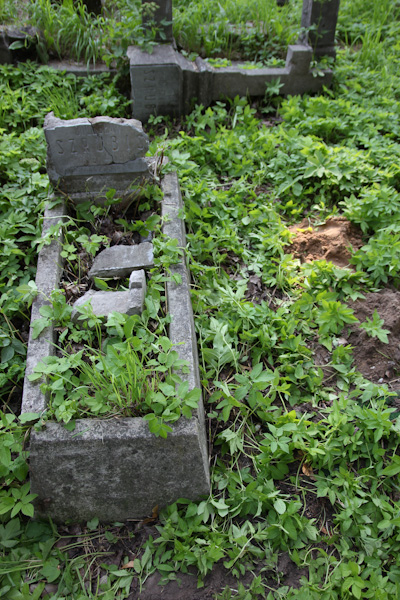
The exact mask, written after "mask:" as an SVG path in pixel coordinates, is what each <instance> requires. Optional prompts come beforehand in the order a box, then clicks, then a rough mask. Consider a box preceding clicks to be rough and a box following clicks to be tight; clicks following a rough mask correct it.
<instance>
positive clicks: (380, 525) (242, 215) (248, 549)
mask: <svg viewBox="0 0 400 600" xmlns="http://www.w3.org/2000/svg"><path fill="white" fill-rule="evenodd" d="M386 8H387V10H386V11H377V10H376V9H375V3H373V2H372V1H371V2H362V3H361V2H351V3H350V2H342V6H341V16H340V23H339V34H340V43H341V46H342V47H341V50H340V51H339V55H338V61H337V66H336V72H335V81H334V85H333V88H332V90H324V91H323V92H322V93H321V94H319V95H316V96H313V97H310V96H304V97H293V98H288V99H285V100H283V99H273V100H272V101H270V102H269V103H268V104H261V105H251V104H250V103H248V102H247V101H246V100H245V99H235V100H234V101H232V102H230V103H223V102H220V103H217V104H216V105H214V106H213V107H210V108H207V109H203V108H202V107H197V108H196V109H195V110H194V112H193V113H192V114H191V115H189V116H188V117H187V118H186V119H185V120H183V121H182V122H180V123H177V122H170V121H168V120H167V121H163V120H162V119H161V118H159V117H157V118H155V119H153V120H152V122H151V123H150V124H149V126H148V130H149V129H150V130H151V129H153V133H154V135H155V136H158V137H155V138H154V141H153V144H152V148H151V151H154V150H155V148H156V147H157V148H158V149H160V147H163V148H164V152H165V153H166V154H168V155H169V157H170V162H171V168H174V169H177V170H178V174H179V178H180V183H181V187H182V191H183V194H184V199H185V211H186V227H187V232H188V250H187V251H188V255H189V258H190V267H191V272H192V278H193V295H192V298H193V305H194V310H195V314H196V318H195V321H196V327H197V334H198V342H199V351H200V362H201V378H202V384H203V395H204V399H205V402H206V413H207V425H208V429H209V440H210V442H209V446H210V466H211V473H212V482H213V488H212V494H211V495H210V497H209V498H204V499H202V500H201V501H199V502H196V503H195V502H189V501H188V500H186V499H181V500H180V501H177V502H176V503H175V504H174V505H172V506H170V507H167V508H166V509H164V510H163V511H162V513H161V514H160V515H157V514H156V513H154V514H152V515H149V516H148V519H145V520H143V521H141V522H129V523H126V524H113V525H109V526H104V525H102V524H99V523H98V521H97V520H96V519H94V520H93V521H92V522H89V523H87V524H83V525H80V526H77V525H65V526H60V527H56V526H54V525H53V524H52V523H38V522H35V521H32V520H31V519H30V517H31V516H32V514H33V508H32V500H33V499H32V496H31V495H30V491H29V482H28V481H27V480H26V476H27V464H26V459H27V454H26V441H25V436H26V435H27V429H28V425H29V423H24V422H21V421H20V420H19V419H18V416H17V415H18V406H17V399H18V388H19V389H20V385H21V380H22V375H23V361H24V353H25V342H26V331H27V325H28V317H29V307H28V302H27V296H28V293H29V287H32V284H31V283H30V282H31V281H32V279H33V275H34V269H35V255H36V247H37V242H38V240H39V234H40V231H39V230H40V227H39V223H38V219H37V215H39V214H40V213H41V211H42V209H43V202H44V199H45V197H46V193H47V186H48V180H47V176H46V175H45V172H44V157H45V149H44V141H43V135H42V132H41V129H40V125H41V122H42V120H43V117H44V114H45V112H47V111H48V110H54V109H55V108H56V107H57V106H61V110H62V111H63V110H64V111H67V109H68V112H64V113H63V112H62V113H61V114H59V116H68V117H72V116H76V115H78V114H86V115H87V114H88V111H90V110H91V108H90V107H91V106H92V103H93V102H96V103H98V104H96V105H95V106H96V107H97V106H99V105H100V102H101V101H102V95H101V94H100V91H99V89H100V88H101V89H102V90H103V89H106V90H107V94H108V97H109V106H108V107H107V112H108V114H110V115H111V116H122V115H124V114H126V113H125V112H124V111H125V109H124V99H123V98H121V97H120V96H119V95H118V92H117V90H116V87H115V84H113V83H112V82H110V81H108V83H107V84H105V82H104V81H103V80H96V79H92V80H89V81H88V82H87V83H86V84H84V87H82V86H81V85H78V84H77V83H76V82H75V80H74V79H73V78H64V77H60V76H58V75H55V74H52V73H51V72H49V71H47V70H46V69H44V70H40V71H39V75H38V74H37V73H36V74H35V78H34V77H33V75H32V70H31V69H29V67H28V68H26V69H25V68H23V67H19V68H17V69H15V68H11V67H5V68H4V67H3V68H2V79H1V81H2V85H3V90H2V92H3V97H4V98H5V99H8V100H7V102H4V103H3V104H2V108H3V110H2V113H1V127H2V129H3V132H2V142H1V143H2V150H3V153H2V159H1V160H2V167H1V178H2V183H3V188H2V191H1V203H2V204H1V211H2V224H3V227H4V229H3V230H2V233H1V243H2V257H3V258H2V260H3V264H2V275H1V277H2V279H1V282H2V296H1V318H2V325H1V327H2V329H1V333H2V338H1V340H2V342H1V343H2V354H1V359H2V386H1V389H2V403H3V411H2V428H1V454H0V460H1V474H2V478H3V479H2V488H1V491H0V512H1V521H2V524H1V525H0V544H1V548H2V552H1V558H0V564H1V570H0V576H1V585H0V597H4V598H11V599H12V600H13V599H14V598H15V599H20V598H30V597H32V598H40V597H43V598H48V599H50V598H66V599H67V598H68V599H71V600H72V599H74V600H75V598H78V599H80V598H92V599H93V598H104V599H106V600H108V599H111V598H142V599H146V598H150V597H152V595H153V597H154V596H156V597H157V595H159V596H160V595H161V592H160V590H161V589H162V588H160V587H158V585H157V583H158V581H159V578H160V575H158V574H157V573H161V574H162V576H163V577H164V580H166V581H167V583H164V588H163V596H166V597H171V598H179V597H182V598H212V597H216V598H220V599H221V600H222V599H232V598H237V599H239V598H241V599H247V598H263V597H265V598H269V600H272V599H278V598H298V599H300V600H302V599H305V598H307V599H308V598H311V599H316V600H320V599H321V600H325V599H329V600H331V599H332V600H333V599H342V598H344V599H349V600H352V599H358V598H378V599H383V600H395V599H396V598H398V597H399V592H400V590H399V583H398V582H399V569H400V565H399V558H398V556H399V524H400V520H399V519H400V510H399V499H400V496H399V478H398V475H399V473H400V458H399V447H398V446H399V429H400V420H399V401H398V389H399V386H398V378H399V364H400V357H398V356H397V355H396V346H397V347H398V344H399V340H398V335H399V329H398V319H397V316H396V315H395V316H396V318H393V320H392V321H391V320H390V319H391V311H390V307H391V304H393V307H394V310H395V312H397V315H398V309H399V305H398V304H397V303H398V302H399V299H398V295H399V292H398V280H399V269H400V262H399V241H398V237H399V230H398V204H399V148H400V146H399V143H398V138H399V102H400V100H399V92H398V90H399V83H400V81H399V77H398V73H397V71H398V62H399V51H400V49H399V45H398V43H397V41H396V34H398V27H399V26H398V22H399V19H398V17H399V15H398V8H397V7H396V5H395V4H389V3H388V5H387V7H386ZM396 11H397V12H396ZM28 84H31V89H32V92H31V93H30V94H29V95H28V94H26V86H27V85H28ZM32 85H33V86H34V87H32ZM107 94H106V95H107ZM54 98H57V100H54V101H53V99H54ZM60 98H64V101H63V102H62V103H60ZM88 98H91V100H90V101H89V100H88ZM69 105H70V106H69ZM71 107H72V108H71ZM12 110H14V111H15V112H14V113H12ZM105 112H106V111H105ZM90 114H92V113H90ZM160 132H161V134H160ZM330 217H333V218H335V219H337V218H338V217H340V218H342V219H343V217H344V218H345V219H347V220H348V221H349V222H350V223H351V224H352V225H353V226H354V227H355V228H356V229H357V231H358V234H357V240H361V244H362V245H361V246H358V247H354V248H353V249H351V250H350V251H349V254H348V256H350V257H351V258H350V264H351V265H353V267H354V268H353V269H349V268H343V267H341V266H338V265H337V264H335V263H334V262H329V261H326V260H325V259H324V258H322V255H321V257H320V258H318V251H317V249H316V248H315V247H313V256H314V260H313V261H312V262H302V260H304V258H305V255H304V254H303V255H301V252H302V250H301V247H300V246H294V245H293V246H292V245H291V243H292V242H293V241H295V239H296V235H297V234H296V228H298V227H300V229H301V233H302V235H303V236H304V239H305V240H306V241H307V243H311V241H314V238H313V231H314V230H315V228H316V227H317V226H318V225H319V224H321V223H325V224H326V223H328V225H329V223H330V222H332V220H333V219H330V220H329V218H330ZM342 222H343V221H342ZM336 223H337V222H336ZM292 226H296V228H295V229H292ZM313 228H314V229H313ZM326 229H327V230H328V231H331V230H332V229H329V227H327V228H326ZM322 232H323V228H320V230H319V235H320V236H322ZM349 235H353V234H352V233H350V234H349ZM351 239H353V238H351ZM321 240H322V237H321V238H320V240H319V243H320V245H321V246H322V245H323V244H324V243H325V245H326V249H329V245H330V244H331V241H329V239H328V238H325V241H324V242H322V241H321ZM294 248H296V251H295V250H294ZM309 248H310V246H307V247H306V249H305V250H304V252H305V253H306V252H309ZM326 249H325V250H324V249H323V248H322V247H321V253H322V254H326V251H327V250H326ZM297 253H299V254H297ZM295 254H296V256H295ZM160 287H162V282H160ZM18 289H19V291H18ZM159 293H160V296H161V295H162V289H160V290H159ZM392 312H393V311H392ZM392 316H393V315H392ZM353 340H354V342H353ZM387 342H388V343H387ZM361 345H363V346H365V348H366V350H367V351H369V352H370V353H371V352H372V351H373V350H374V349H377V350H378V352H377V356H380V357H381V358H380V360H381V361H382V362H381V363H379V367H382V368H379V373H377V374H376V371H378V368H376V369H372V370H371V369H370V368H369V366H368V368H367V369H365V361H364V359H363V360H361V359H359V353H358V350H359V348H360V347H361ZM375 365H376V366H377V367H378V362H376V363H375V364H374V365H372V366H375ZM176 578H179V579H180V580H181V582H182V586H183V587H182V588H178V587H177V586H176V582H175V581H174V580H175V579H176ZM202 584H204V587H199V588H197V585H199V586H201V585H202ZM174 586H175V587H174ZM224 587H225V589H224ZM179 590H181V591H179Z"/></svg>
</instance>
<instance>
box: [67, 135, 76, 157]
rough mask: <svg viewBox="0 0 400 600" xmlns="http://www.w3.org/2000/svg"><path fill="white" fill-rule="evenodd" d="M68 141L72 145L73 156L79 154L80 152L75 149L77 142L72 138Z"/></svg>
mask: <svg viewBox="0 0 400 600" xmlns="http://www.w3.org/2000/svg"><path fill="white" fill-rule="evenodd" d="M68 141H69V142H70V143H71V154H78V150H77V149H76V148H75V140H74V139H73V138H72V139H70V140H68Z"/></svg>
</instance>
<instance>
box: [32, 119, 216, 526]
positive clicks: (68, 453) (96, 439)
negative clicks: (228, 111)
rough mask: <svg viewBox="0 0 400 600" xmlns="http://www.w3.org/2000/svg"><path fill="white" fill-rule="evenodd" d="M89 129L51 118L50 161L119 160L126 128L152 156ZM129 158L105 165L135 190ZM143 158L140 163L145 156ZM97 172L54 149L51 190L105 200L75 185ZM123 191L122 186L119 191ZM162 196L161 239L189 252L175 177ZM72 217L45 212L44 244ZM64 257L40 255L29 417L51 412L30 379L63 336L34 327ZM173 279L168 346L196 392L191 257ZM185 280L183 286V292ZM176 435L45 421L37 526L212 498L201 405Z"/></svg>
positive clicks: (125, 425) (51, 248)
mask: <svg viewBox="0 0 400 600" xmlns="http://www.w3.org/2000/svg"><path fill="white" fill-rule="evenodd" d="M90 121H91V120H88V119H75V120H73V121H70V122H68V121H64V122H60V121H59V120H57V119H55V118H54V116H52V115H50V116H48V118H47V122H46V123H45V133H46V137H47V140H48V142H49V140H50V144H51V145H52V146H53V152H56V150H55V148H58V149H60V148H61V149H63V150H64V151H65V150H66V148H69V150H71V149H72V148H78V147H82V139H83V137H82V136H84V137H85V142H84V144H83V147H88V148H89V151H92V152H93V153H94V154H95V153H96V152H99V151H98V148H100V142H101V147H102V148H106V149H107V150H108V151H109V152H110V153H111V154H112V156H113V158H115V157H116V156H117V155H116V154H115V153H114V154H113V153H112V150H113V148H116V147H117V145H118V144H119V138H118V135H119V134H117V138H118V139H117V138H115V137H113V135H114V133H115V132H114V129H113V127H114V126H118V127H119V128H120V130H122V131H125V130H124V127H125V125H126V123H125V121H127V122H132V123H134V126H135V127H136V129H137V132H136V134H135V135H136V139H139V142H140V143H139V146H140V148H141V150H140V152H139V154H143V152H144V151H145V150H146V137H147V136H145V134H143V132H142V131H141V124H140V123H139V124H138V122H135V121H133V120H126V119H123V120H121V119H109V118H108V117H97V118H96V119H95V120H92V121H94V123H92V122H90ZM115 121H117V123H115ZM121 121H124V123H122V122H121ZM71 123H72V125H71ZM96 129H97V131H96ZM88 130H89V131H90V132H91V133H90V134H89V135H93V136H94V137H93V138H91V139H90V140H89V142H88V138H87V135H86V133H87V131H88ZM99 132H100V133H99ZM142 134H143V135H142ZM124 135H125V134H124ZM116 140H117V141H116ZM60 142H61V145H60ZM87 142H88V143H87ZM147 144H148V141H147ZM120 145H122V144H120ZM128 146H129V144H128ZM128 150H129V148H128ZM100 154H103V153H101V152H100ZM104 154H105V155H106V154H107V152H105V153H104ZM62 156H63V155H62ZM126 158H127V156H122V157H121V161H122V163H121V164H119V166H118V163H115V162H111V163H110V161H109V157H108V158H107V160H108V162H109V164H111V165H112V169H113V170H114V173H115V172H117V175H118V170H119V171H122V178H123V180H124V182H126V178H127V176H128V178H129V175H130V177H131V179H132V180H134V179H135V171H134V170H132V171H129V169H130V167H128V168H123V165H126V164H128V163H127V162H126ZM139 158H140V160H142V159H141V157H140V156H139ZM96 161H97V162H96ZM81 162H85V161H83V160H82V161H81ZM93 162H94V163H95V168H94V169H92V170H93V171H94V173H96V172H97V174H98V171H99V169H100V168H101V167H100V165H99V164H98V156H97V155H95V156H94V158H93V159H92V160H91V159H90V156H89V157H87V160H86V163H87V164H86V166H84V173H82V169H81V170H80V171H79V168H78V169H77V168H73V169H70V170H68V169H67V168H65V165H63V164H57V160H54V156H53V157H52V153H51V152H49V145H48V170H49V175H50V177H51V181H52V182H53V183H57V182H58V184H59V188H58V189H60V183H61V191H60V192H57V190H56V191H55V197H57V196H58V197H61V198H62V197H63V196H64V195H66V194H68V190H69V186H70V185H71V182H72V189H73V192H72V194H71V195H72V196H74V195H75V200H76V201H78V202H79V201H82V200H85V199H89V198H92V199H93V198H94V197H96V196H98V195H99V190H98V183H96V182H94V189H93V190H90V189H85V191H82V192H78V191H77V181H80V184H82V181H83V180H79V177H83V176H85V177H87V178H88V186H89V188H90V181H91V180H92V178H91V176H90V169H91V166H90V163H93ZM150 162H151V161H150ZM121 165H122V166H121ZM106 166H107V165H106ZM60 169H64V175H65V177H64V179H62V180H61V181H60V172H59V171H60ZM77 171H78V172H77ZM119 175H121V173H119ZM68 177H70V180H69V181H68ZM106 177H107V178H110V173H106ZM77 178H78V179H77ZM120 182H121V180H120V179H118V181H117V183H120ZM111 183H112V179H109V180H108V181H107V185H110V186H111ZM113 187H116V186H113ZM161 187H162V190H163V193H164V198H163V201H162V206H161V216H162V219H163V222H164V225H163V233H164V234H165V235H166V236H168V237H169V238H174V239H177V240H178V246H179V247H181V248H185V246H186V237H185V226H184V223H183V221H182V219H181V218H180V214H181V211H182V209H183V203H182V197H181V193H180V188H179V182H178V177H177V174H176V173H175V172H171V173H168V174H166V175H165V176H164V177H163V179H162V182H161ZM100 197H101V196H100ZM53 198H54V197H53ZM65 216H66V208H65V203H64V202H61V203H60V204H58V205H57V206H55V207H53V208H49V207H47V208H46V210H45V215H44V223H43V231H42V235H46V232H47V231H48V229H49V227H51V226H52V225H54V224H55V223H58V222H61V221H62V220H63V219H64V218H65ZM146 243H147V244H148V242H146ZM139 245H140V244H139ZM61 250H62V238H61V234H60V236H59V237H58V238H57V239H53V240H52V241H51V243H50V244H49V245H45V246H44V247H43V248H42V250H41V251H40V253H39V257H38V266H37V276H36V285H37V288H38V292H39V293H38V296H37V297H36V298H35V300H34V302H33V304H32V316H31V330H30V336H29V343H28V355H27V367H26V374H25V381H24V391H23V400H22V414H24V413H32V412H33V413H38V414H43V412H44V411H45V409H46V405H47V399H46V397H45V396H44V394H43V393H42V391H41V389H40V382H39V383H38V382H31V381H30V380H29V375H30V374H31V373H32V372H33V370H34V368H35V366H36V364H37V363H38V362H40V361H41V360H42V359H43V358H44V357H46V356H51V355H53V354H54V343H55V339H56V332H55V330H54V327H53V326H49V327H48V328H47V329H45V330H44V331H43V332H42V333H41V334H40V335H39V337H38V338H37V339H33V336H32V323H33V321H35V320H36V319H37V318H39V317H40V312H39V310H40V308H41V306H43V305H45V304H48V302H49V301H48V297H49V295H50V293H51V291H52V290H53V289H56V288H58V287H59V283H60V279H61V275H62V270H63V261H62V258H61ZM134 272H135V271H134ZM136 272H137V273H139V272H138V271H136ZM171 272H172V275H174V274H177V275H180V278H176V279H173V278H172V277H171V279H170V280H169V281H168V282H167V283H166V300H167V306H168V311H169V314H170V315H171V323H170V325H169V338H170V340H171V341H172V342H173V344H174V346H175V348H174V349H176V350H177V352H178V354H179V358H181V359H184V360H186V361H187V363H188V366H189V372H188V373H186V374H183V373H180V376H181V377H182V379H183V380H186V381H188V383H189V390H192V389H194V388H201V384H200V376H199V366H198V354H197V342H196V334H195V328H194V319H193V311H192V304H191V298H190V276H189V270H188V268H187V265H186V259H185V257H184V256H183V257H182V258H181V259H180V261H179V263H178V264H175V265H171ZM142 273H143V271H142ZM178 280H179V281H180V283H177V281H178ZM111 293H112V292H111ZM123 293H124V292H120V294H123ZM116 294H118V292H116ZM121 312H123V311H121ZM171 427H172V430H173V431H172V432H171V433H170V434H168V437H167V438H166V439H164V438H160V437H156V436H155V435H153V434H152V433H150V432H149V428H148V424H147V422H146V421H145V420H144V419H142V418H139V417H134V418H115V419H100V418H89V419H77V420H76V426H75V429H74V431H68V430H67V429H66V428H65V427H64V426H63V425H62V424H61V423H57V422H52V421H45V422H44V424H43V427H41V428H40V429H33V430H32V432H31V437H30V443H29V451H30V460H29V462H30V480H31V491H32V493H34V494H37V495H38V498H37V499H36V501H35V505H36V513H35V514H36V515H37V516H39V517H51V518H52V519H53V520H54V521H56V522H65V521H67V520H72V521H87V520H90V519H92V518H94V517H98V518H99V519H100V520H101V521H104V522H114V521H124V520H126V519H129V518H137V519H140V518H143V517H146V516H151V515H152V513H153V511H154V510H156V511H157V510H158V509H161V508H162V507H163V506H166V505H168V504H171V503H172V502H174V501H176V500H177V499H178V498H182V497H185V498H189V499H191V500H196V499H199V498H200V497H202V496H207V495H208V494H209V491H210V477H209V465H208V450H207V438H206V430H205V421H204V408H203V404H202V401H201V400H200V402H199V406H198V410H197V411H194V413H193V416H192V418H191V419H186V418H184V417H181V418H180V419H179V421H177V422H176V423H174V424H172V425H171ZM156 507H158V508H156Z"/></svg>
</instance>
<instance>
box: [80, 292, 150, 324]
mask: <svg viewBox="0 0 400 600" xmlns="http://www.w3.org/2000/svg"><path fill="white" fill-rule="evenodd" d="M89 302H90V305H91V307H92V309H93V313H94V314H95V315H96V316H97V317H108V315H110V314H111V313H112V312H119V313H121V314H123V315H129V316H130V315H140V314H142V312H143V304H144V290H143V288H140V289H133V290H129V291H128V292H112V291H101V292H95V291H93V290H90V291H89V292H86V294H84V295H83V296H81V298H78V300H76V301H75V302H74V310H73V311H72V314H71V319H72V321H74V322H75V323H79V322H82V319H81V318H80V316H81V315H82V313H81V312H80V311H79V310H78V309H79V308H80V307H82V306H84V305H86V304H89Z"/></svg>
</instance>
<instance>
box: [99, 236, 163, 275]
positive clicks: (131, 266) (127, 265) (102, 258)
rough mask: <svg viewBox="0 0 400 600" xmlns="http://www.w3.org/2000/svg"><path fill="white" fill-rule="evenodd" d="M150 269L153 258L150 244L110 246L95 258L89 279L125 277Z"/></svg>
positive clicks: (152, 265)
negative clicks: (134, 272)
mask: <svg viewBox="0 0 400 600" xmlns="http://www.w3.org/2000/svg"><path fill="white" fill-rule="evenodd" d="M152 267H154V256H153V244H152V243H151V242H143V243H142V244H137V245H136V246H111V248H106V249H105V250H103V251H102V252H100V254H98V255H97V256H96V258H95V259H94V262H93V266H92V268H91V269H90V271H89V277H91V278H92V279H93V277H100V278H102V277H103V278H107V277H127V276H128V275H130V274H131V272H132V271H137V270H138V269H151V268H152Z"/></svg>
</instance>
